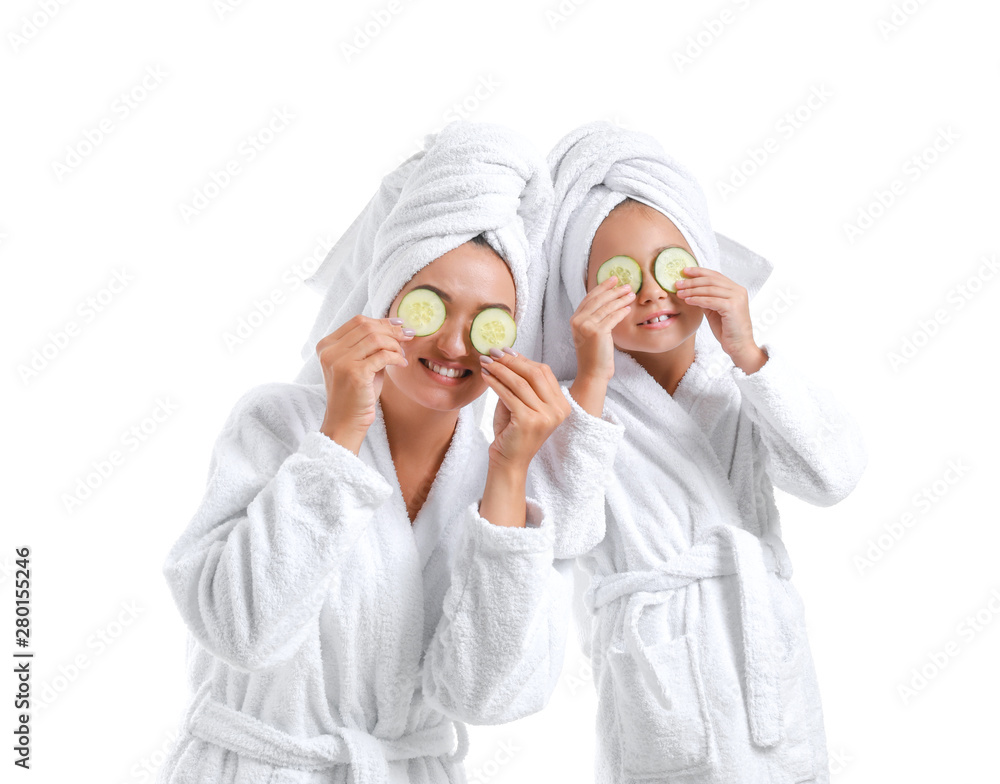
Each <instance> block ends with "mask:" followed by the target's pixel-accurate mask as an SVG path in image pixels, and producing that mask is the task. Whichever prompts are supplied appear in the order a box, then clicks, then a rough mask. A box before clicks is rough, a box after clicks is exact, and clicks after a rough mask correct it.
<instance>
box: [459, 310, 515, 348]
mask: <svg viewBox="0 0 1000 784" xmlns="http://www.w3.org/2000/svg"><path fill="white" fill-rule="evenodd" d="M469 334H470V336H471V337H472V345H473V347H474V348H475V349H476V351H478V352H479V353H480V354H489V353H490V349H491V348H503V347H504V346H513V345H514V339H515V338H516V337H517V325H516V324H515V323H514V319H512V318H511V317H510V314H509V313H508V312H507V311H506V310H501V309H500V308H486V310H483V311H480V312H479V313H477V314H476V317H475V318H474V319H472V327H471V328H470V329H469Z"/></svg>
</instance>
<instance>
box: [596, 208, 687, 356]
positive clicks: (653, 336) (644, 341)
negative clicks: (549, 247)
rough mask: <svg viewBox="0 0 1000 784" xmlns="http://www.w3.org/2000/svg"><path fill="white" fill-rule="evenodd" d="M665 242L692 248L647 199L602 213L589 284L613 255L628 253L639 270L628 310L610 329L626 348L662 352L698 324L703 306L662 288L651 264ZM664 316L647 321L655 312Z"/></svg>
mask: <svg viewBox="0 0 1000 784" xmlns="http://www.w3.org/2000/svg"><path fill="white" fill-rule="evenodd" d="M669 247H679V248H684V250H686V251H687V252H688V253H690V254H691V255H692V256H693V255H694V252H693V251H692V250H691V247H690V246H689V245H688V243H687V240H685V239H684V235H683V234H681V232H680V230H679V229H678V228H677V227H676V226H675V225H674V222H673V221H672V220H670V218H668V217H667V216H666V215H664V214H663V213H662V212H659V211H658V210H654V209H653V208H652V207H647V206H646V205H645V204H641V203H633V202H623V203H622V204H620V205H619V206H617V207H616V208H615V209H613V210H612V211H611V212H610V213H609V214H608V217H606V218H605V219H604V221H603V222H602V223H601V225H600V227H598V229H597V233H596V234H595V235H594V241H593V243H592V245H591V247H590V259H589V261H588V265H587V290H588V291H589V290H590V289H592V288H593V287H594V286H596V285H597V270H598V268H600V266H601V265H602V264H603V263H604V262H605V261H607V260H608V259H610V258H611V257H612V256H631V257H632V258H633V259H635V261H636V262H637V263H638V264H639V268H640V269H641V270H642V285H641V286H640V287H639V290H638V291H636V292H635V294H636V297H635V299H634V300H633V301H632V310H631V312H630V313H629V314H628V315H627V316H626V317H625V318H624V319H622V321H621V322H619V323H618V325H617V326H615V327H614V329H612V330H611V337H612V339H613V340H614V343H615V346H617V347H618V348H619V349H621V350H622V351H626V352H632V351H636V352H642V353H649V354H660V353H663V352H665V351H670V350H671V349H674V348H677V346H679V345H681V344H682V343H683V342H684V341H686V340H687V339H688V338H690V337H691V336H692V335H693V334H694V333H695V331H696V330H697V329H698V325H699V324H701V320H702V317H703V313H704V312H703V311H702V309H701V308H699V307H697V306H696V305H688V304H687V303H685V302H684V300H682V299H681V298H680V297H678V296H677V295H676V294H672V293H671V292H669V291H667V290H666V289H664V288H662V287H661V286H660V284H659V283H657V282H656V278H655V277H653V264H654V262H655V261H656V257H657V256H658V255H659V253H660V251H662V250H664V249H665V248H669ZM664 315H665V316H667V319H666V320H665V321H659V320H658V321H657V322H655V323H649V320H650V319H652V318H656V317H658V316H664Z"/></svg>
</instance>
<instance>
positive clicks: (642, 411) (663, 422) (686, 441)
mask: <svg viewBox="0 0 1000 784" xmlns="http://www.w3.org/2000/svg"><path fill="white" fill-rule="evenodd" d="M695 365H697V360H696V363H695ZM695 365H692V367H691V368H690V369H689V370H688V374H690V373H691V371H692V370H695ZM698 371H700V368H698V369H697V370H696V373H697V375H695V376H693V377H691V378H688V375H687V374H686V375H685V376H684V378H683V379H682V380H681V385H682V386H683V385H685V384H688V383H689V382H692V383H691V386H692V387H693V386H694V385H695V384H698V385H699V386H701V387H704V386H705V385H706V382H709V381H710V379H709V378H708V375H707V374H705V373H701V372H698ZM610 386H611V387H612V388H614V389H616V390H617V391H618V393H619V394H620V395H621V397H622V398H623V399H625V400H628V401H630V402H631V404H632V407H633V413H634V414H635V416H636V417H637V418H638V419H639V420H640V421H646V422H651V423H653V425H652V427H648V428H646V431H647V432H648V433H650V434H651V435H652V436H653V440H655V441H656V442H658V443H659V445H660V448H661V449H665V450H666V452H667V454H670V455H672V456H674V457H676V456H684V457H686V458H687V460H688V463H689V465H690V466H691V467H692V470H691V471H688V472H686V475H685V479H686V480H687V481H688V482H689V483H691V484H692V485H694V487H691V488H690V490H691V491H692V492H694V493H697V495H698V497H699V498H700V499H703V500H705V501H706V502H708V501H709V500H711V501H712V502H714V504H715V505H716V506H717V507H718V514H719V517H718V520H717V521H718V522H721V523H725V524H729V525H735V526H737V527H740V515H739V509H738V505H737V502H736V496H735V493H734V492H733V487H732V485H731V484H730V483H729V479H728V476H727V474H726V472H725V471H724V470H723V468H722V465H721V464H720V463H719V458H718V456H717V455H716V453H715V450H714V449H713V448H712V445H711V443H710V442H709V440H708V437H707V435H706V434H705V432H704V430H703V429H702V428H701V426H700V425H699V424H698V423H697V422H696V421H695V419H694V418H693V417H692V416H691V414H690V413H689V412H688V411H686V410H685V409H684V407H683V406H681V405H680V404H679V403H678V402H677V401H676V400H675V399H674V398H673V397H671V396H670V395H669V394H668V393H667V391H666V390H665V389H664V388H663V387H661V386H660V385H659V384H658V383H657V382H656V380H655V379H654V378H653V377H652V376H651V375H649V373H647V372H646V370H645V368H643V367H642V366H641V365H640V364H639V363H638V362H636V361H635V360H634V359H633V358H632V357H631V356H629V355H628V354H626V353H624V352H622V351H618V350H617V349H616V350H615V375H614V377H613V378H612V379H611V384H610ZM678 389H680V387H678ZM691 391H692V392H694V393H695V394H698V395H702V394H704V393H705V391H706V390H705V389H704V388H702V389H698V390H691ZM633 437H635V435H633ZM664 439H666V440H668V441H669V443H667V444H664V443H662V442H663V440H664ZM650 446H653V445H652V444H651V445H650ZM671 459H674V458H671ZM698 534H699V532H698V531H694V532H693V538H694V539H697V538H698Z"/></svg>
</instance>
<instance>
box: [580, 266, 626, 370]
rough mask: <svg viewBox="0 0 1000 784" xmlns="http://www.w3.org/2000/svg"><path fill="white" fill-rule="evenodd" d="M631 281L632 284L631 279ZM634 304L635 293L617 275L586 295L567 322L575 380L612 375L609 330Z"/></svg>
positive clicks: (613, 363) (608, 278)
mask: <svg viewBox="0 0 1000 784" xmlns="http://www.w3.org/2000/svg"><path fill="white" fill-rule="evenodd" d="M616 258H625V257H616ZM598 277H600V276H598ZM632 281H633V283H634V282H635V278H634V277H633V278H632ZM634 301H635V291H634V290H633V289H632V287H631V286H630V285H625V284H624V283H621V282H620V281H619V279H618V276H617V275H610V276H608V277H605V278H604V279H603V280H602V281H601V282H600V283H599V284H598V285H596V286H594V288H592V289H591V290H590V291H588V292H587V294H586V296H585V297H584V298H583V300H582V301H581V302H580V304H579V305H578V306H577V308H576V311H575V312H574V313H573V316H572V318H570V321H569V325H570V330H571V332H572V334H573V345H574V346H575V347H576V363H577V377H578V378H579V377H581V376H582V377H584V378H588V379H590V378H593V379H601V380H603V381H608V380H610V379H611V377H612V376H613V375H614V373H615V358H614V353H615V352H614V341H613V339H612V337H611V330H613V329H614V328H615V327H616V326H618V324H619V323H621V321H622V319H624V318H625V317H626V316H627V315H628V314H629V312H630V310H631V306H632V303H633V302H634Z"/></svg>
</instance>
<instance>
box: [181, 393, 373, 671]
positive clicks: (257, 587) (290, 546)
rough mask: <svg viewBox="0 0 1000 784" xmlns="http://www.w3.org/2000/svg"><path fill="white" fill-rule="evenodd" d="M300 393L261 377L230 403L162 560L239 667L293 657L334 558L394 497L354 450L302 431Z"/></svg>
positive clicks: (203, 639) (220, 650) (211, 643)
mask: <svg viewBox="0 0 1000 784" xmlns="http://www.w3.org/2000/svg"><path fill="white" fill-rule="evenodd" d="M301 390H302V388H301V387H298V386H297V385H294V384H265V385H262V386H259V387H255V388H254V389H251V390H250V391H248V392H247V393H246V394H245V395H244V396H243V397H242V398H241V399H240V400H239V401H238V402H237V404H236V406H235V407H234V409H233V411H232V413H231V414H230V415H229V418H228V419H227V421H226V423H225V426H224V427H223V430H222V433H221V434H220V435H219V436H218V438H217V439H216V442H215V447H214V450H213V452H212V457H211V461H210V465H209V478H208V484H207V488H206V491H205V494H204V497H203V499H202V501H201V504H200V506H199V507H198V509H197V511H196V513H195V515H194V518H193V519H192V520H191V522H190V523H189V525H188V527H187V529H186V530H185V531H184V533H183V534H182V535H181V537H180V539H178V540H177V542H176V543H175V544H174V546H173V547H172V548H171V550H170V553H169V555H168V557H167V560H166V562H165V564H164V567H163V573H164V576H165V577H166V579H167V583H168V585H169V587H170V591H171V593H172V594H173V597H174V601H175V603H176V604H177V607H178V609H179V610H180V613H181V616H182V617H183V618H184V621H185V623H186V624H187V626H188V628H189V629H190V631H191V633H192V634H193V636H194V637H195V638H196V639H197V640H198V642H200V643H201V644H202V645H203V646H204V647H205V648H206V649H207V650H209V651H210V652H211V653H213V654H215V655H216V656H218V657H219V658H221V659H223V660H225V661H227V662H228V663H230V664H232V665H233V666H234V667H237V668H239V669H243V670H259V669H262V668H265V667H269V666H271V665H273V664H277V663H279V662H281V661H284V660H285V659H287V658H289V657H290V656H292V655H293V654H294V653H295V651H296V650H297V649H298V647H299V646H300V645H301V643H302V641H303V639H304V637H305V635H306V634H307V633H308V631H309V621H310V620H312V619H314V618H315V617H316V616H317V615H318V613H319V610H320V608H321V607H322V606H323V603H324V601H325V599H326V590H325V589H326V587H327V584H328V583H329V580H330V578H331V577H332V575H333V573H334V571H335V570H336V569H337V567H338V564H339V563H340V562H341V560H342V559H343V558H344V556H345V554H346V553H347V552H348V551H349V550H350V549H351V546H352V544H353V543H354V542H355V541H356V540H357V539H358V537H359V536H360V534H361V532H362V531H363V530H364V529H365V527H366V526H367V525H368V523H369V521H370V520H371V518H372V514H373V512H374V510H375V509H376V508H377V507H378V506H379V505H380V504H382V503H383V501H385V500H386V499H387V498H388V497H389V495H390V494H391V488H390V486H389V484H388V483H387V482H386V481H385V479H384V478H383V477H382V476H381V475H380V474H379V473H378V472H376V471H375V470H373V469H372V468H370V467H369V466H368V465H366V464H365V463H364V462H363V461H362V460H361V459H360V458H358V457H357V456H356V455H355V454H354V453H353V452H351V451H349V450H347V449H345V448H344V447H342V446H340V445H339V444H337V443H336V442H334V441H332V440H331V439H329V438H328V437H327V436H326V435H324V434H322V433H320V432H318V431H312V432H310V431H307V430H306V429H305V427H304V425H303V421H308V418H307V417H306V413H307V412H306V408H307V405H308V401H307V400H305V399H304V397H303V392H302V391H301Z"/></svg>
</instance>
